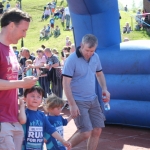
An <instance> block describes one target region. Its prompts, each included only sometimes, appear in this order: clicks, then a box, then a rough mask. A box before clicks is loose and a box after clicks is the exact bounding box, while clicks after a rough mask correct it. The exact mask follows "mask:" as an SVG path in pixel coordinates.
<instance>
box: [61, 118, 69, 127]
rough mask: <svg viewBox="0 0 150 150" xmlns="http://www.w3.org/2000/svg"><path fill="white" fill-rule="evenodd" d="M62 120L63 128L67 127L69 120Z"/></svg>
mask: <svg viewBox="0 0 150 150" xmlns="http://www.w3.org/2000/svg"><path fill="white" fill-rule="evenodd" d="M61 119H62V123H63V126H66V125H67V124H68V121H67V119H64V118H63V117H62V116H61Z"/></svg>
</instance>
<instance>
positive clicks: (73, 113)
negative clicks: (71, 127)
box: [69, 104, 80, 118]
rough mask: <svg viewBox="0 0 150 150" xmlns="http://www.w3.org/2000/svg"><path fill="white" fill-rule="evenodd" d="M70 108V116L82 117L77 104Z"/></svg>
mask: <svg viewBox="0 0 150 150" xmlns="http://www.w3.org/2000/svg"><path fill="white" fill-rule="evenodd" d="M69 107H70V114H71V116H72V118H76V117H77V116H78V115H80V111H79V108H78V106H77V105H76V104H75V105H72V106H70V105H69Z"/></svg>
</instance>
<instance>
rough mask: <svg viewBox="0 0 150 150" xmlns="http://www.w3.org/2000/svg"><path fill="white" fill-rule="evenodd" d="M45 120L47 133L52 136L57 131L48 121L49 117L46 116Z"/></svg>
mask: <svg viewBox="0 0 150 150" xmlns="http://www.w3.org/2000/svg"><path fill="white" fill-rule="evenodd" d="M44 117H45V118H44V119H45V132H47V133H48V134H50V135H52V134H53V133H54V132H55V131H56V129H55V128H54V127H53V126H52V125H51V124H50V122H49V121H48V119H47V117H46V116H44Z"/></svg>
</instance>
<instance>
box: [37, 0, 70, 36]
mask: <svg viewBox="0 0 150 150" xmlns="http://www.w3.org/2000/svg"><path fill="white" fill-rule="evenodd" d="M57 19H60V20H61V23H63V24H64V22H65V20H66V23H65V26H66V29H65V30H70V29H71V25H70V12H69V8H68V7H66V8H64V7H57V2H56V1H55V0H53V1H52V2H51V3H50V2H49V3H48V4H46V6H45V7H44V11H43V14H42V17H41V21H44V20H49V22H48V24H47V26H44V28H43V29H41V30H40V39H42V38H45V37H49V36H50V35H52V34H53V35H54V37H58V36H59V35H60V28H59V26H58V25H56V26H55V20H57Z"/></svg>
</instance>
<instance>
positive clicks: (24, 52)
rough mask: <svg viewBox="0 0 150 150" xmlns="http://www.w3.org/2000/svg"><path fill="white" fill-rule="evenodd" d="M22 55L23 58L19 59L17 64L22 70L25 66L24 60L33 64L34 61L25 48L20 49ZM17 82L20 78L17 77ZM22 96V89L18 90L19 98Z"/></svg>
mask: <svg viewBox="0 0 150 150" xmlns="http://www.w3.org/2000/svg"><path fill="white" fill-rule="evenodd" d="M22 55H23V57H22V58H21V59H20V61H19V63H20V66H21V68H22V70H24V69H25V66H26V64H25V62H26V60H27V59H31V60H32V62H33V61H34V60H35V57H34V56H32V55H30V51H29V50H28V48H25V47H23V48H22ZM19 80H22V77H19ZM22 95H23V89H22V88H19V96H22Z"/></svg>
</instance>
